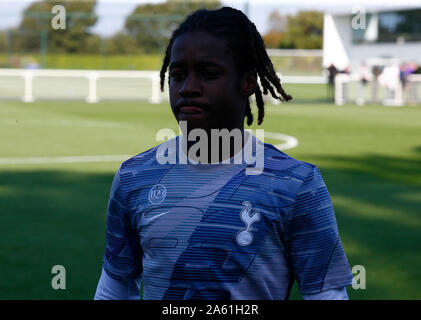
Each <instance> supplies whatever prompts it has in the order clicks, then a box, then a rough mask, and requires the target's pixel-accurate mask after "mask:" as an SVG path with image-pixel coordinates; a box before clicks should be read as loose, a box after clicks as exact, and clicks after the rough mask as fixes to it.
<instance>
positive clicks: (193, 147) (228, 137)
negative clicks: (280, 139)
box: [182, 127, 248, 163]
mask: <svg viewBox="0 0 421 320" xmlns="http://www.w3.org/2000/svg"><path fill="white" fill-rule="evenodd" d="M192 131H193V130H187V134H184V132H183V139H186V140H187V143H183V144H182V147H183V151H184V153H185V154H186V155H188V158H189V159H191V160H193V161H196V162H200V163H221V162H222V161H224V160H228V159H230V158H232V157H234V156H235V155H236V154H237V153H239V152H242V150H243V148H244V145H245V143H247V141H244V140H247V139H248V135H247V134H246V133H245V131H244V127H241V128H234V129H231V130H229V129H217V130H216V131H214V132H211V131H210V130H203V135H199V134H197V132H192ZM245 135H246V136H245ZM189 140H191V141H189ZM186 149H187V150H186Z"/></svg>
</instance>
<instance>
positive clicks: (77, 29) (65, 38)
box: [14, 0, 100, 53]
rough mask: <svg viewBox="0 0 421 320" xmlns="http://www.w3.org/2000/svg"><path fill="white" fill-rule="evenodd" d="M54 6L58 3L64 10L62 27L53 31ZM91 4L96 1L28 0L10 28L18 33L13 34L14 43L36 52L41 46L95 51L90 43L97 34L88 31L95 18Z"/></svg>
mask: <svg viewBox="0 0 421 320" xmlns="http://www.w3.org/2000/svg"><path fill="white" fill-rule="evenodd" d="M55 5H62V6H64V8H65V9H66V29H64V30H62V29H59V30H54V29H53V28H52V26H51V19H52V18H53V17H54V16H55V14H52V13H51V9H52V7H54V6H55ZM95 5H96V0H80V1H56V0H53V1H50V0H44V1H37V2H33V3H31V4H30V5H29V6H28V7H27V8H26V9H25V11H24V12H23V16H22V21H21V23H20V25H19V27H18V28H17V29H15V30H14V33H17V34H18V35H21V36H20V37H15V38H16V40H17V41H15V43H14V46H17V47H18V48H19V49H20V50H21V51H24V52H34V51H38V50H39V49H40V47H42V46H43V45H47V46H48V50H49V51H54V52H65V53H79V52H86V50H87V49H88V50H89V51H91V52H92V51H95V46H94V43H96V42H98V36H95V35H92V34H91V32H90V31H89V28H90V27H92V26H93V25H94V24H95V23H96V21H97V16H96V15H95V12H94V9H95ZM15 49H16V48H15ZM99 49H100V48H98V52H99Z"/></svg>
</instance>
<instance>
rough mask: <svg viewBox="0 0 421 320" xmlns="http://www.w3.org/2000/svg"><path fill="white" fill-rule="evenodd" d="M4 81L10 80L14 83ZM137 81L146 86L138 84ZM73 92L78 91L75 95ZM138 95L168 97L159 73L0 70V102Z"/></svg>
mask: <svg viewBox="0 0 421 320" xmlns="http://www.w3.org/2000/svg"><path fill="white" fill-rule="evenodd" d="M278 76H279V77H280V79H281V81H282V83H295V84H324V83H326V78H325V77H324V76H282V75H281V74H279V73H278ZM8 79H9V80H10V79H14V81H15V83H14V84H13V82H10V81H8ZM107 79H108V80H110V81H111V80H112V81H114V82H112V83H111V84H110V83H108V86H106V85H105V84H104V83H102V82H104V80H107ZM47 80H48V81H49V82H48V81H47ZM140 80H144V81H146V83H148V84H145V83H144V82H143V83H140V82H139V81H140ZM42 81H47V82H46V84H44V86H43V87H42V89H38V91H40V90H41V91H42V90H43V91H42V94H37V93H36V92H35V91H36V90H35V88H34V86H35V85H36V84H37V83H39V82H42ZM72 81H73V82H72ZM19 86H20V87H19ZM165 86H167V81H166V82H165ZM21 87H22V88H21ZM38 87H39V86H38ZM11 89H14V90H11ZM18 89H19V90H18ZM77 89H78V90H79V91H78V92H76V93H75V92H74V91H77ZM129 89H130V90H131V91H130V92H129V91H128V90H129ZM16 90H18V92H21V91H22V94H21V95H20V96H19V94H17V93H15V94H14V95H12V94H11V91H13V92H15V91H16ZM66 90H67V91H66ZM125 90H126V91H125ZM142 90H143V91H142ZM99 91H101V94H100V93H99ZM104 92H106V94H104ZM139 92H143V93H146V96H147V101H149V102H150V103H160V102H162V101H163V100H165V99H168V98H167V96H168V94H163V93H162V92H161V90H160V77H159V71H114V70H63V69H55V70H43V69H0V99H2V98H3V99H21V100H22V101H24V102H33V101H35V100H43V99H56V100H60V99H71V100H80V99H84V100H86V101H87V102H89V103H96V102H99V101H101V100H142V99H143V98H141V97H139V94H138V93H139ZM167 92H168V91H167Z"/></svg>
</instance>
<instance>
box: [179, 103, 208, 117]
mask: <svg viewBox="0 0 421 320" xmlns="http://www.w3.org/2000/svg"><path fill="white" fill-rule="evenodd" d="M176 110H177V113H178V118H179V120H185V121H192V120H204V119H205V118H206V117H207V116H208V115H209V112H208V110H209V107H208V106H207V105H206V104H204V103H199V102H195V101H181V102H180V103H179V104H178V105H177V107H176Z"/></svg>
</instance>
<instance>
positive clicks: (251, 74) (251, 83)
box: [241, 69, 257, 97]
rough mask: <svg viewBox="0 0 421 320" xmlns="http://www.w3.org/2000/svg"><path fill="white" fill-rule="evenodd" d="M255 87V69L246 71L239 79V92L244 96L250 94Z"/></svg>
mask: <svg viewBox="0 0 421 320" xmlns="http://www.w3.org/2000/svg"><path fill="white" fill-rule="evenodd" d="M256 87H257V72H256V70H255V69H252V70H249V71H246V72H245V73H244V75H243V78H242V80H241V93H242V94H243V95H244V96H245V97H249V96H251V95H252V94H253V93H254V92H255V91H256Z"/></svg>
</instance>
